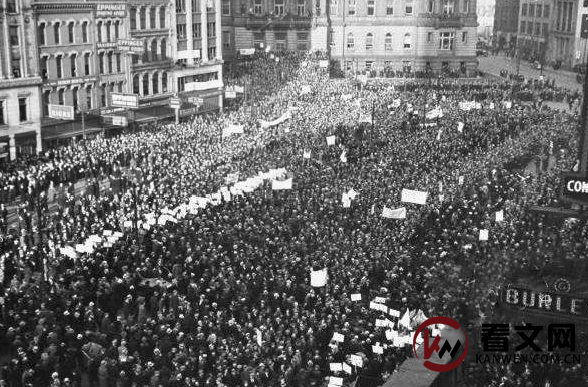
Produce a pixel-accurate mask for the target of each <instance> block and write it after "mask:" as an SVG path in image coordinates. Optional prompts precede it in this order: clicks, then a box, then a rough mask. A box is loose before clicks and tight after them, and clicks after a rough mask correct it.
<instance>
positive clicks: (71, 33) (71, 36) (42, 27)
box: [38, 21, 119, 46]
mask: <svg viewBox="0 0 588 387" xmlns="http://www.w3.org/2000/svg"><path fill="white" fill-rule="evenodd" d="M99 23H101V22H99ZM108 23H109V27H110V22H108ZM88 24H89V23H88V22H87V21H84V22H82V23H81V25H80V30H81V31H80V32H81V38H82V40H81V42H76V28H75V22H73V21H72V22H69V23H67V24H66V25H67V41H65V42H64V41H62V39H61V29H62V26H63V24H62V23H61V22H55V23H53V27H52V32H53V34H52V35H53V42H52V44H54V45H59V44H62V43H88V41H89V40H88ZM100 30H101V26H100V27H98V41H99V42H100V41H101V40H100V37H101V33H100ZM118 31H119V24H118V22H116V23H115V34H116V37H118ZM107 34H108V37H109V38H110V28H108V31H107ZM78 36H79V35H78ZM38 40H39V45H40V46H45V45H49V44H51V43H49V41H48V39H47V25H46V24H45V23H44V22H43V23H40V24H39V26H38Z"/></svg>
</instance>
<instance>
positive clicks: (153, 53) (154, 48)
mask: <svg viewBox="0 0 588 387" xmlns="http://www.w3.org/2000/svg"><path fill="white" fill-rule="evenodd" d="M151 60H152V61H154V62H156V61H157V60H158V59H157V40H155V39H153V40H152V41H151Z"/></svg>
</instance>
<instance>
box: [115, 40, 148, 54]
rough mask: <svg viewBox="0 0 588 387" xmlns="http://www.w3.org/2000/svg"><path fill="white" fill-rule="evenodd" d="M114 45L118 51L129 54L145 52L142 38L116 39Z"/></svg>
mask: <svg viewBox="0 0 588 387" xmlns="http://www.w3.org/2000/svg"><path fill="white" fill-rule="evenodd" d="M116 47H117V49H118V50H119V51H122V52H128V53H130V54H143V53H144V52H145V44H144V43H143V40H142V39H118V40H117V41H116Z"/></svg>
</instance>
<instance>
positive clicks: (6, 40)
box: [4, 20, 24, 78]
mask: <svg viewBox="0 0 588 387" xmlns="http://www.w3.org/2000/svg"><path fill="white" fill-rule="evenodd" d="M23 44H24V42H23ZM4 47H5V48H4V58H5V59H6V73H7V75H8V76H7V78H14V75H13V74H12V66H11V65H10V56H11V52H10V41H9V32H8V23H7V20H4Z"/></svg>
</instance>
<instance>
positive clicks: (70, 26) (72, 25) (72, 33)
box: [67, 22, 76, 43]
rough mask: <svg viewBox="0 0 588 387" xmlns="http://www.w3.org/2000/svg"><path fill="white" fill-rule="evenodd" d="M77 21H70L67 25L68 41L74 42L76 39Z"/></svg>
mask: <svg viewBox="0 0 588 387" xmlns="http://www.w3.org/2000/svg"><path fill="white" fill-rule="evenodd" d="M75 34H76V33H75V23H74V22H70V23H69V24H68V25H67V39H68V43H73V42H74V41H75Z"/></svg>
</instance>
